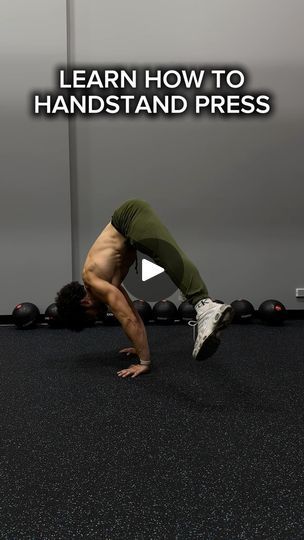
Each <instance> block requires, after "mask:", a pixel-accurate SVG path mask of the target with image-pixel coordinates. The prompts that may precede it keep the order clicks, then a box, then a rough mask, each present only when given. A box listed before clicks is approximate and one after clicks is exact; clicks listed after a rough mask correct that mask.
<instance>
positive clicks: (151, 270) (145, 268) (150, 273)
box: [141, 259, 165, 281]
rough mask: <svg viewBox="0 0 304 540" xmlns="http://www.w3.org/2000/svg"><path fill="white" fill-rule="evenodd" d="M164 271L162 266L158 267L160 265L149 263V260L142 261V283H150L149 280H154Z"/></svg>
mask: <svg viewBox="0 0 304 540" xmlns="http://www.w3.org/2000/svg"><path fill="white" fill-rule="evenodd" d="M164 271H165V270H164V268H162V267H161V266H158V264H155V263H153V262H151V261H148V260H147V259H142V262H141V279H142V281H148V279H152V278H154V277H155V276H158V275H159V274H162V273H163V272H164Z"/></svg>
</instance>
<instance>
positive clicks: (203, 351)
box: [195, 306, 233, 362]
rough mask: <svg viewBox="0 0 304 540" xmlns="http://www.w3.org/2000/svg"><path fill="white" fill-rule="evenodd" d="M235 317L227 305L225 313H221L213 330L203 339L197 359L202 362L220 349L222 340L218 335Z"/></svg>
mask: <svg viewBox="0 0 304 540" xmlns="http://www.w3.org/2000/svg"><path fill="white" fill-rule="evenodd" d="M232 319H233V311H232V308H231V307H230V306H228V307H225V309H224V311H223V313H222V314H221V316H220V318H219V319H218V321H217V323H216V325H215V327H214V329H213V332H212V333H211V334H210V335H209V336H208V337H207V338H206V339H205V341H203V343H202V345H201V348H200V350H199V351H198V353H197V355H196V357H195V360H197V361H198V362H201V361H202V360H207V358H210V356H212V355H213V354H214V353H215V352H216V351H217V349H218V347H219V345H220V343H221V340H220V339H219V337H218V335H217V334H219V333H221V332H222V330H225V328H227V326H229V324H230V323H231V322H232Z"/></svg>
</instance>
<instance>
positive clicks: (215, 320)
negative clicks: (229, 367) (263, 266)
mask: <svg viewBox="0 0 304 540" xmlns="http://www.w3.org/2000/svg"><path fill="white" fill-rule="evenodd" d="M151 239H152V242H151ZM168 245H169V246H170V250H171V255H172V250H173V252H175V253H176V254H177V256H178V258H179V259H180V260H181V261H182V265H183V272H182V274H181V273H180V271H177V269H176V259H175V258H174V257H172V256H170V255H169V254H168V250H167V249H165V247H164V246H168ZM137 250H138V251H139V252H141V253H144V254H146V255H148V256H149V257H151V258H152V259H153V260H154V261H155V262H156V264H158V265H160V266H162V267H163V268H164V269H165V271H166V273H167V274H168V275H169V277H170V278H171V279H172V281H173V282H174V283H175V285H176V287H177V288H178V289H179V290H180V291H181V292H182V293H183V295H184V296H185V298H186V299H187V300H188V301H189V302H191V304H192V305H193V306H194V307H195V310H196V319H197V323H198V332H197V338H196V341H195V344H194V349H193V353H192V355H193V357H194V358H196V359H197V360H204V359H205V358H208V357H209V356H211V355H212V354H213V353H214V352H215V351H216V349H217V347H218V345H219V343H220V340H219V333H220V331H221V330H222V329H223V328H225V327H226V326H227V325H228V324H229V323H230V322H231V318H232V310H231V306H229V305H227V304H218V303H215V302H213V301H212V300H211V298H209V295H208V290H207V287H206V285H205V283H204V282H203V280H202V278H201V276H200V274H199V272H198V270H197V268H196V267H195V266H194V265H193V263H192V262H191V261H190V260H189V259H188V258H187V256H186V255H185V253H184V252H183V251H182V250H181V249H180V248H179V246H178V245H177V243H176V242H175V240H174V238H173V237H172V236H171V234H170V233H169V231H168V229H167V228H166V227H165V226H164V225H163V223H162V222H161V221H160V219H159V218H158V216H157V215H156V214H155V212H154V211H153V210H152V208H151V207H150V205H149V204H148V203H146V202H144V201H141V200H137V199H135V200H130V201H127V202H125V203H124V204H123V205H122V206H121V207H120V208H118V209H117V210H115V212H114V214H113V216H112V220H111V222H110V223H109V224H108V225H107V226H106V227H105V229H104V230H103V231H102V232H101V234H100V235H99V236H98V238H97V240H96V241H95V243H94V244H93V246H92V247H91V249H90V250H89V253H88V255H87V259H86V261H85V264H84V268H83V272H82V279H83V283H84V285H81V284H80V283H78V282H77V281H74V282H72V283H69V284H68V285H65V286H64V287H63V288H62V289H61V290H60V291H59V293H58V294H57V297H56V304H57V308H58V313H59V316H60V317H61V319H62V321H63V323H64V325H65V326H66V327H67V328H70V329H72V330H82V329H83V328H84V327H85V326H87V325H88V323H89V322H90V321H92V320H95V319H96V318H97V317H98V314H99V313H100V310H101V309H102V308H103V307H104V306H105V305H106V306H109V308H110V309H111V311H112V312H113V314H114V316H115V317H116V318H117V319H118V321H119V322H120V323H121V326H122V328H123V330H124V332H125V334H126V335H127V337H128V338H129V339H130V341H131V343H132V344H133V347H130V348H127V349H123V350H122V351H121V352H125V353H126V354H128V355H129V354H132V355H133V354H134V355H136V356H137V357H138V359H139V363H137V364H131V365H130V366H129V367H128V368H127V369H123V370H120V371H118V372H117V373H118V376H120V377H128V376H129V375H131V376H132V377H136V376H137V375H139V374H141V373H145V372H148V371H149V370H150V369H151V359H150V351H149V344H148V339H147V334H146V329H145V326H144V324H143V322H142V319H141V317H140V316H139V314H138V313H137V311H136V310H135V308H134V306H133V303H132V301H131V299H130V298H129V296H128V294H127V292H126V290H125V289H124V288H123V286H122V282H123V280H124V279H125V277H126V275H127V273H128V271H129V268H130V266H131V265H132V264H133V263H134V261H135V260H136V251H137Z"/></svg>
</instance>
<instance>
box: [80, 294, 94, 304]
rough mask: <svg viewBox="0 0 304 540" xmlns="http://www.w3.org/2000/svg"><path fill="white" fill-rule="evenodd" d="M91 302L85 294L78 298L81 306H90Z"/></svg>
mask: <svg viewBox="0 0 304 540" xmlns="http://www.w3.org/2000/svg"><path fill="white" fill-rule="evenodd" d="M91 303H92V302H91V300H89V299H88V298H87V297H86V296H85V297H84V298H82V299H81V300H80V304H81V305H82V306H90V305H91Z"/></svg>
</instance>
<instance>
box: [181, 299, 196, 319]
mask: <svg viewBox="0 0 304 540" xmlns="http://www.w3.org/2000/svg"><path fill="white" fill-rule="evenodd" d="M178 316H179V319H180V320H181V321H183V322H188V321H193V320H195V319H196V311H195V308H194V306H193V305H192V304H190V302H188V300H185V301H184V302H182V303H181V304H180V305H179V307H178Z"/></svg>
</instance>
